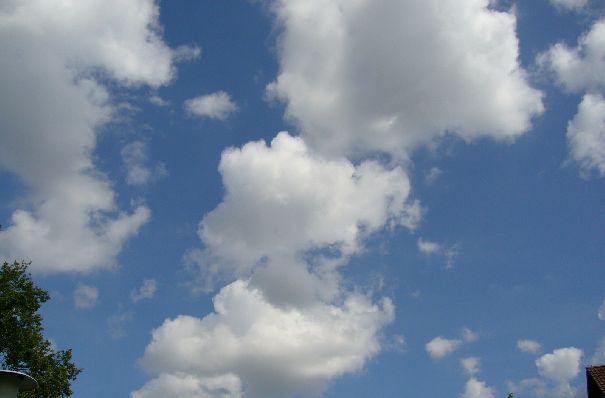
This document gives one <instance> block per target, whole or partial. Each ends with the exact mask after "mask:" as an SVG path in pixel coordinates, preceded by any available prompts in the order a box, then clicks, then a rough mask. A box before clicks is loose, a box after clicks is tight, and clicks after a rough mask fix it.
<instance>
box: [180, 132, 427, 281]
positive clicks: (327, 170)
mask: <svg viewBox="0 0 605 398" xmlns="http://www.w3.org/2000/svg"><path fill="white" fill-rule="evenodd" d="M219 170H220V172H221V175H222V177H223V184H224V186H225V192H226V193H225V198H224V200H223V202H222V203H221V204H220V205H219V206H218V207H217V208H216V209H214V210H213V211H211V212H210V213H208V214H207V215H206V216H205V217H204V219H203V220H202V222H201V223H200V227H199V236H200V238H201V240H202V242H203V243H204V245H205V250H203V251H198V252H194V253H191V254H190V258H193V259H196V260H197V261H199V262H200V263H202V264H203V265H204V266H206V267H208V266H210V267H212V266H213V264H214V266H215V267H216V268H217V269H218V267H219V265H220V267H222V269H231V270H235V271H238V270H239V271H242V270H247V269H249V268H250V267H251V266H253V265H254V264H255V263H256V262H258V261H259V260H261V259H262V258H263V257H268V258H281V257H284V256H286V257H288V256H292V255H293V254H296V253H299V254H300V253H303V252H305V251H307V250H310V249H326V250H330V251H331V252H333V253H334V252H338V254H341V255H344V256H346V255H350V254H352V253H354V252H356V251H358V250H359V248H360V246H361V242H360V240H361V239H362V238H364V237H367V236H368V235H369V234H371V233H373V232H375V231H377V230H378V229H380V228H382V227H383V226H384V225H387V224H391V225H398V224H399V225H401V224H402V225H405V226H408V227H410V228H413V227H414V226H415V224H416V223H417V222H418V219H419V216H420V213H421V212H420V210H419V209H420V208H419V206H418V204H417V203H409V201H408V196H409V194H410V183H409V179H408V177H407V175H406V174H405V172H404V171H403V170H402V169H401V168H399V167H396V168H393V169H391V170H387V169H385V168H384V167H382V166H381V165H380V164H378V163H377V162H375V161H366V162H364V163H361V164H360V165H358V166H355V165H353V164H352V163H351V162H350V161H348V160H347V159H344V158H338V159H327V158H323V157H321V156H318V155H316V154H314V153H313V152H312V151H311V150H309V148H308V147H307V146H306V144H305V142H304V141H303V140H302V139H301V138H295V137H291V136H290V135H288V134H287V133H280V134H278V135H277V136H276V137H275V138H274V139H273V141H272V142H271V145H270V146H267V145H266V144H265V143H264V142H263V141H257V142H251V143H248V144H246V145H244V146H243V147H242V148H241V149H236V148H231V149H228V150H226V151H225V152H224V153H223V156H222V159H221V163H220V167H219Z"/></svg>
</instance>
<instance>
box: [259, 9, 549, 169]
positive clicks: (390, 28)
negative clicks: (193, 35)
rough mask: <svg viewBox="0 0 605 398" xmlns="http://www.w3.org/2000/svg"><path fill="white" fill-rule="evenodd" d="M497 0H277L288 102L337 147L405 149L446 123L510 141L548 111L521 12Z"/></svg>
mask: <svg viewBox="0 0 605 398" xmlns="http://www.w3.org/2000/svg"><path fill="white" fill-rule="evenodd" d="M490 3H491V2H490V1H489V0H462V1H461V0H412V1H398V0H356V1H350V0H328V1H325V0H294V1H291V0H287V1H286V0H274V1H272V2H271V5H272V10H273V12H274V14H275V16H276V20H277V23H278V25H279V26H280V27H281V28H282V34H281V36H280V39H279V64H280V72H279V75H278V77H277V79H276V80H275V81H274V82H273V83H271V84H270V85H269V86H268V88H267V89H268V93H269V95H271V96H273V97H277V98H280V99H283V100H284V101H285V102H286V105H287V109H286V113H287V116H288V117H289V118H290V119H292V120H293V121H295V122H296V123H297V124H299V126H300V127H301V129H302V131H303V133H304V136H305V139H307V140H308V141H309V143H310V145H312V146H313V147H315V148H319V149H321V150H322V151H323V152H324V153H330V154H338V155H340V154H343V153H344V154H349V155H350V154H353V155H356V154H367V153H371V152H374V151H384V152H387V153H391V154H394V155H396V156H397V157H399V158H402V157H406V156H407V155H408V154H409V152H410V151H411V150H412V149H414V148H416V147H417V146H419V145H422V144H426V143H428V142H431V141H432V140H434V139H435V138H437V137H439V136H442V135H444V134H446V133H452V134H456V135H458V136H459V137H461V138H463V139H465V140H471V139H474V138H477V137H483V136H487V137H493V138H495V139H498V140H506V141H510V140H512V139H514V138H516V137H518V136H519V135H521V134H523V133H524V132H525V131H527V130H528V129H529V128H530V124H531V118H532V117H533V116H535V115H538V114H540V113H541V112H542V111H543V105H542V100H541V97H542V94H541V93H540V92H539V91H537V90H535V89H533V88H531V87H530V86H529V84H528V82H527V78H526V73H525V71H524V70H523V69H522V68H521V67H520V65H519V62H518V56H519V49H518V40H517V36H516V32H515V28H516V20H515V16H514V15H513V13H507V12H500V11H496V10H493V9H492V8H490Z"/></svg>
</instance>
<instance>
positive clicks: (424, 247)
mask: <svg viewBox="0 0 605 398" xmlns="http://www.w3.org/2000/svg"><path fill="white" fill-rule="evenodd" d="M416 244H417V245H418V250H420V252H421V253H423V254H429V255H430V254H436V253H439V252H440V251H441V245H440V244H439V243H437V242H431V241H429V240H424V239H422V238H418V241H417V242H416Z"/></svg>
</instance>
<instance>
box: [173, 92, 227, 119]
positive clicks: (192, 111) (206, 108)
mask: <svg viewBox="0 0 605 398" xmlns="http://www.w3.org/2000/svg"><path fill="white" fill-rule="evenodd" d="M183 106H184V108H185V111H187V113H188V114H189V115H192V116H197V117H207V118H210V119H218V120H226V119H227V118H228V117H229V115H231V114H232V113H233V112H235V111H237V105H236V104H235V102H233V101H232V100H231V97H230V96H229V94H227V93H226V92H224V91H218V92H216V93H212V94H208V95H203V96H200V97H195V98H191V99H188V100H186V101H185V103H184V104H183Z"/></svg>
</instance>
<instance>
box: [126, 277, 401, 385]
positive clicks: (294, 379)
mask: <svg viewBox="0 0 605 398" xmlns="http://www.w3.org/2000/svg"><path fill="white" fill-rule="evenodd" d="M214 308H215V313H213V314H210V315H208V316H206V317H205V318H203V319H199V318H194V317H190V316H179V317H177V318H175V319H171V320H166V321H165V322H164V324H163V325H162V326H160V327H159V328H158V329H156V330H154V332H153V340H152V342H151V343H150V344H149V345H148V346H147V349H146V350H145V355H144V357H143V358H142V360H141V364H142V365H143V366H144V367H145V368H146V369H147V370H149V371H152V372H158V373H160V376H159V377H160V379H156V380H154V381H151V382H150V384H148V385H147V386H145V387H143V389H142V390H140V391H145V390H149V389H151V386H153V385H155V384H157V383H160V380H161V379H162V378H166V377H168V376H166V375H173V374H187V375H191V377H195V378H197V379H204V378H208V377H213V376H216V375H236V376H237V378H238V380H241V382H242V384H243V386H244V387H245V389H246V395H247V396H250V397H279V396H290V394H292V393H293V392H301V391H302V392H308V393H309V392H317V391H319V390H321V388H322V387H323V386H324V384H325V382H326V381H327V380H329V379H331V378H333V377H335V376H339V375H342V374H344V373H347V372H352V371H355V370H359V369H360V368H361V367H362V366H363V364H364V363H365V361H366V360H367V359H368V358H369V357H371V356H373V355H374V354H376V353H377V352H378V351H379V350H380V344H379V341H378V338H377V333H378V331H379V330H380V329H381V328H382V327H383V326H385V325H386V324H388V323H389V322H391V320H392V319H393V311H394V310H393V305H392V304H391V302H390V300H387V299H385V300H383V301H382V302H381V303H380V304H372V303H371V302H370V301H369V300H368V298H367V297H365V296H362V295H357V294H351V295H349V296H348V297H346V298H345V299H344V302H343V303H342V305H330V304H326V303H321V302H318V303H316V305H313V306H309V307H305V308H295V307H290V308H280V307H276V306H274V305H272V304H271V303H269V302H268V301H267V300H266V299H265V298H264V296H263V293H262V292H261V291H260V290H258V289H255V288H253V287H251V286H250V285H249V283H247V282H245V281H241V280H239V281H236V282H234V283H232V284H230V285H228V286H226V287H224V288H223V289H222V290H221V292H220V293H219V294H218V295H217V296H216V297H215V298H214ZM150 385H151V386H150ZM137 394H139V395H137ZM139 396H141V397H147V396H155V395H144V394H142V393H141V392H139V393H134V394H133V397H139Z"/></svg>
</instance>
